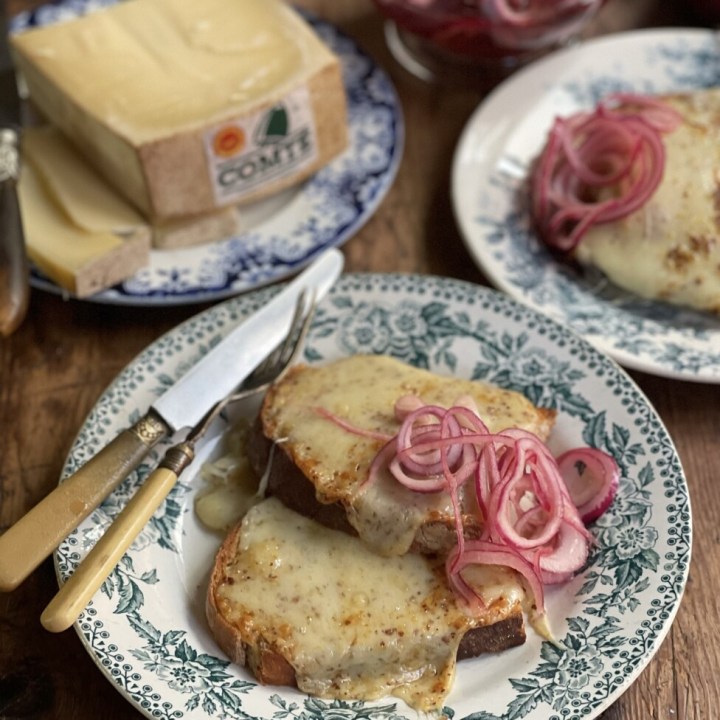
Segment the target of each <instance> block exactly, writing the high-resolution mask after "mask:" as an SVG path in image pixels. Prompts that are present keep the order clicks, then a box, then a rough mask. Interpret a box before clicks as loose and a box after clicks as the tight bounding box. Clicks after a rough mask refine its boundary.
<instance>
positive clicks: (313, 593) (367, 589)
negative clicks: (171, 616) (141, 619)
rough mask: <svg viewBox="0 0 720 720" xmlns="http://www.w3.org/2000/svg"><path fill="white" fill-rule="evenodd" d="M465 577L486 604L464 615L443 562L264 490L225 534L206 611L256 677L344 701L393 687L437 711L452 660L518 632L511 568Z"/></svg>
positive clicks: (510, 641) (516, 586) (517, 595)
mask: <svg viewBox="0 0 720 720" xmlns="http://www.w3.org/2000/svg"><path fill="white" fill-rule="evenodd" d="M465 579H466V580H467V581H468V582H470V583H471V584H472V585H474V586H475V587H476V588H478V590H479V592H480V593H481V596H482V597H483V600H484V605H485V607H484V610H482V611H480V612H474V613H473V614H472V615H471V614H469V613H468V612H467V611H466V610H465V609H464V607H463V606H462V605H461V601H459V600H458V599H457V598H456V597H455V595H454V594H453V592H452V590H451V589H450V587H449V586H448V584H447V580H446V579H445V569H444V564H443V562H442V560H440V559H431V558H429V557H427V556H423V555H419V554H408V555H404V556H402V557H392V558H385V557H381V556H379V555H376V554H374V553H373V552H371V551H370V550H369V549H368V548H367V547H366V546H365V545H364V544H363V543H362V542H360V541H359V540H358V539H357V538H355V537H352V536H350V535H348V534H346V533H342V532H338V531H336V530H332V529H329V528H327V527H325V526H322V525H320V524H318V523H316V522H315V521H313V520H311V519H309V518H306V517H304V516H302V515H300V514H298V513H295V512H294V511H292V510H290V509H288V508H287V507H285V506H284V505H283V504H282V503H281V502H280V501H279V500H277V499H276V498H270V499H267V500H264V501H263V502H261V503H260V504H258V505H256V506H254V507H253V508H252V509H251V510H250V511H249V512H248V513H247V514H246V515H245V517H244V519H243V520H242V522H241V523H240V524H239V525H238V526H237V527H236V528H235V529H234V530H233V531H231V532H230V533H229V534H228V536H227V537H226V539H225V541H224V542H223V544H222V546H221V548H220V550H219V552H218V554H217V558H216V561H215V564H214V567H213V570H212V576H211V580H210V584H209V588H208V593H207V602H206V610H207V618H208V622H209V624H210V627H211V629H212V632H213V634H214V636H215V638H216V639H217V642H218V644H219V645H220V647H221V648H222V649H223V650H224V652H225V653H226V654H227V655H228V656H229V657H230V659H231V660H232V661H233V662H235V663H237V664H239V665H243V666H246V667H247V668H248V669H249V670H250V671H251V672H252V673H253V674H254V676H255V677H256V678H257V679H258V680H259V681H260V682H262V683H265V684H274V685H291V686H297V687H298V688H299V689H300V690H302V691H304V692H307V693H309V694H312V695H316V696H321V697H329V698H337V699H345V700H352V699H358V698H362V699H365V700H372V699H376V698H379V697H383V696H386V695H395V696H397V697H400V698H402V699H404V700H405V701H406V702H407V703H408V704H409V705H410V706H411V707H414V708H416V709H418V710H421V711H431V710H438V709H440V708H442V706H443V701H444V699H445V697H446V695H447V693H448V692H449V690H450V688H451V686H452V682H453V678H454V674H455V667H456V661H457V660H458V659H460V660H461V659H466V658H469V657H475V656H477V655H480V654H482V653H485V652H496V651H500V650H504V649H507V648H509V647H513V646H515V645H519V644H522V643H523V642H524V640H525V630H524V625H523V615H522V600H523V589H522V586H521V584H520V582H519V580H518V578H517V576H516V575H515V574H514V573H513V572H512V571H511V570H508V569H507V568H503V567H498V566H494V567H476V568H472V569H468V574H467V575H466V576H465Z"/></svg>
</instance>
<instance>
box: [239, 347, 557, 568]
mask: <svg viewBox="0 0 720 720" xmlns="http://www.w3.org/2000/svg"><path fill="white" fill-rule="evenodd" d="M405 395H416V396H418V397H419V398H421V400H422V401H423V402H424V403H426V404H434V405H440V406H442V407H451V406H452V405H453V404H455V403H456V401H457V400H458V399H459V398H461V397H462V396H466V395H469V396H471V397H472V398H473V399H474V401H475V403H476V404H477V407H478V409H479V411H480V417H481V418H482V419H483V421H484V422H485V423H486V425H487V426H488V427H489V429H490V431H492V432H498V431H500V430H502V429H505V428H508V427H518V428H523V429H525V430H529V431H531V432H533V433H535V434H536V435H538V436H539V437H540V438H541V439H543V440H544V439H546V438H547V436H548V435H549V433H550V430H551V428H552V426H553V423H554V419H555V412H554V411H553V410H547V409H541V408H537V407H535V406H534V405H533V404H532V403H531V402H530V401H529V400H528V399H527V398H526V397H524V396H523V395H521V394H520V393H517V392H513V391H509V390H503V389H501V388H498V387H495V386H493V385H490V384H487V383H483V382H478V381H469V380H463V379H460V378H455V377H442V376H439V375H436V374H433V373H431V372H429V371H427V370H422V369H418V368H414V367H411V366H409V365H406V364H404V363H402V362H400V361H398V360H396V359H393V358H390V357H386V356H371V355H356V356H352V357H348V358H344V359H342V360H338V361H336V362H333V363H330V364H327V365H324V366H317V367H310V366H306V365H299V366H295V367H293V368H291V369H290V371H289V372H288V373H287V374H286V375H285V377H284V378H283V379H282V380H281V381H280V382H278V383H276V384H275V385H274V386H273V387H271V388H270V390H269V391H268V393H267V395H266V397H265V400H264V402H263V405H262V408H261V410H260V414H259V418H258V422H257V425H256V428H255V432H254V438H253V440H252V441H251V442H250V443H249V446H248V454H249V459H250V462H251V464H252V465H253V467H254V468H255V470H256V472H257V473H258V474H259V475H264V476H265V479H266V483H267V485H266V492H267V494H269V495H272V496H275V497H278V498H279V499H280V500H282V502H283V503H284V504H285V505H287V506H288V507H290V508H292V509H293V510H296V511H297V512H299V513H301V514H303V515H306V516H308V517H311V518H313V519H315V520H317V521H318V522H320V523H322V524H324V525H327V526H329V527H331V528H334V529H339V530H344V531H346V532H349V533H352V534H355V535H358V536H359V537H360V538H361V539H362V540H363V541H364V542H365V543H366V544H367V545H368V546H369V547H370V548H371V549H372V550H373V551H374V552H376V553H379V554H381V555H384V556H394V555H403V554H405V553H406V552H408V551H414V552H421V553H438V552H439V553H445V552H447V551H448V550H449V549H450V548H451V547H452V546H453V545H454V544H455V542H456V530H455V521H454V515H453V509H452V505H451V501H450V498H449V495H448V494H447V493H416V492H412V491H410V490H408V489H407V488H405V487H403V486H401V485H400V484H399V483H398V482H397V481H396V480H395V479H394V478H392V477H391V476H390V474H389V473H388V472H387V471H381V472H380V474H379V476H378V478H377V480H376V481H375V482H373V483H372V484H371V485H370V486H369V487H367V488H365V489H361V486H362V485H363V483H364V482H365V480H366V479H367V476H368V471H369V468H370V465H371V463H372V461H373V459H374V458H375V456H376V455H377V453H378V451H379V450H380V449H381V448H382V446H383V444H384V443H383V441H382V440H379V439H374V438H372V437H366V436H362V435H358V434H355V433H352V432H349V431H348V430H347V429H346V428H343V427H342V426H341V425H340V424H338V423H336V422H333V420H331V419H329V418H328V417H327V416H325V415H323V414H322V413H321V412H319V411H318V410H319V409H322V410H325V411H329V412H330V413H333V414H334V415H335V416H337V417H339V418H342V419H343V420H345V421H348V422H349V423H351V424H352V425H353V426H355V427H358V428H362V429H363V430H370V431H374V432H381V433H385V434H388V435H394V434H395V433H396V432H397V430H398V428H399V427H400V422H399V421H398V420H397V419H396V417H395V413H394V406H395V403H396V401H397V400H398V399H399V398H401V397H402V396H405ZM470 485H471V484H467V485H466V486H465V488H463V490H464V491H466V492H467V494H466V495H465V496H464V497H462V498H461V500H462V503H463V509H464V517H463V522H464V527H465V534H466V536H468V537H473V536H477V535H478V534H479V532H480V530H481V527H480V526H479V522H480V520H479V518H478V514H477V512H474V511H475V509H476V508H475V500H474V497H473V496H472V489H471V488H470ZM468 488H469V489H468Z"/></svg>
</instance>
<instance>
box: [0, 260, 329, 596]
mask: <svg viewBox="0 0 720 720" xmlns="http://www.w3.org/2000/svg"><path fill="white" fill-rule="evenodd" d="M342 267H343V256H342V253H340V251H339V250H336V249H331V250H328V251H326V252H325V253H323V255H321V256H320V257H319V258H318V259H317V260H315V262H313V263H312V264H311V265H310V266H309V267H308V268H307V269H306V270H304V271H303V272H302V273H301V274H300V275H298V276H297V277H296V278H295V279H294V280H292V281H291V282H290V283H289V284H288V285H287V286H286V287H285V288H284V289H283V290H282V291H281V292H279V293H278V294H277V295H275V296H274V297H273V298H272V299H271V300H270V301H269V302H268V303H267V304H266V305H265V306H263V307H262V308H261V309H260V310H258V311H257V312H255V313H253V314H252V315H251V316H250V317H249V318H247V319H246V320H244V321H243V322H242V323H241V324H240V325H238V326H237V327H236V328H234V329H233V330H231V331H230V332H229V333H228V334H227V335H226V336H225V337H224V338H223V340H222V341H221V342H219V343H218V344H217V345H216V346H215V347H214V348H213V349H212V350H211V351H210V352H208V353H207V354H205V355H204V356H203V357H202V358H201V359H199V360H198V362H196V363H195V364H194V365H193V366H192V367H191V368H190V369H189V370H188V371H187V372H186V373H185V374H184V375H183V376H182V377H180V378H179V379H178V380H177V381H176V382H175V383H174V384H173V385H172V386H171V387H170V388H168V389H167V390H166V391H165V392H164V393H163V394H162V395H161V396H160V397H159V398H158V399H157V400H156V401H155V402H154V403H153V404H152V405H151V407H150V408H149V409H148V411H147V412H146V414H145V415H144V416H143V417H142V418H141V419H140V420H138V421H137V422H136V423H135V424H134V425H133V426H132V427H130V428H127V429H126V430H123V431H122V432H121V433H120V434H119V435H117V436H116V437H115V438H114V439H113V440H112V441H111V442H110V443H109V444H108V445H107V446H105V448H103V449H102V450H101V451H100V452H99V453H98V454H97V455H95V456H94V457H93V458H91V459H90V460H88V462H87V463H85V465H83V466H82V467H81V468H80V469H78V471H77V472H75V474H73V475H71V476H70V477H68V478H67V479H66V480H64V481H63V482H61V483H60V484H59V485H58V487H57V488H56V489H55V490H53V491H52V492H51V493H50V494H49V495H47V496H46V497H45V498H44V499H43V500H41V501H40V502H39V503H38V504H37V505H36V506H35V507H34V508H32V509H31V510H30V511H29V512H28V513H27V514H26V515H24V516H23V517H22V518H20V520H18V521H17V522H16V523H15V524H14V525H13V526H12V527H11V528H10V529H9V530H7V531H6V532H5V534H4V535H1V536H0V590H1V591H9V590H12V589H14V588H15V587H17V586H18V585H19V584H20V583H21V582H22V581H23V580H24V579H25V578H26V577H27V576H28V575H29V574H30V573H31V572H32V571H33V570H34V569H35V568H36V567H37V566H38V565H39V564H40V563H41V562H42V561H43V560H44V559H45V558H46V557H47V556H48V555H50V553H51V552H52V551H53V550H54V549H55V548H56V547H57V546H58V545H59V544H60V542H61V541H62V540H63V538H65V537H66V536H67V535H68V534H69V533H70V532H71V531H72V530H74V529H75V528H76V527H77V526H78V525H79V524H80V523H81V522H82V521H83V520H84V519H85V518H86V517H87V516H88V515H89V514H90V513H91V512H92V511H93V510H94V509H95V508H96V507H97V506H98V505H99V504H100V503H101V502H102V500H103V499H104V498H105V497H107V495H109V494H110V493H111V492H112V490H114V489H115V487H117V485H119V483H120V482H121V481H122V480H123V479H124V478H125V477H127V476H128V475H129V474H130V473H131V472H132V471H133V470H134V469H135V468H137V467H138V465H139V464H140V462H141V461H142V459H143V458H144V457H145V456H146V455H147V454H148V453H149V451H150V450H151V449H152V448H153V447H154V446H155V445H156V444H157V443H159V442H160V441H161V440H163V439H166V438H169V437H171V436H172V435H173V434H174V433H176V432H178V431H180V430H182V429H183V428H188V427H192V426H193V425H195V424H196V423H197V422H198V420H200V418H202V417H203V415H204V414H205V413H206V412H207V410H208V409H209V408H210V407H211V406H212V405H214V404H215V403H216V402H217V401H218V400H220V399H221V398H223V397H225V396H226V395H228V394H229V393H230V392H231V391H232V390H233V389H234V388H236V387H237V386H238V385H239V384H240V383H241V382H242V381H243V380H244V379H245V378H246V377H247V376H248V375H249V374H250V373H251V372H252V370H253V369H254V368H255V367H256V366H257V365H258V364H259V363H260V362H261V361H262V360H264V359H265V357H266V356H267V355H268V354H269V352H270V351H271V350H272V349H273V348H275V346H277V345H278V343H279V342H280V341H281V340H282V339H283V338H284V337H285V334H286V333H287V331H288V329H289V327H290V322H291V320H292V316H293V311H294V309H295V305H296V301H297V299H298V297H299V295H300V293H302V292H303V291H314V294H315V298H316V299H317V300H318V301H319V300H320V299H321V298H322V297H324V295H325V294H326V293H327V292H328V290H329V289H330V288H331V287H332V285H333V284H334V283H335V281H336V280H337V278H338V277H339V275H340V273H341V272H342Z"/></svg>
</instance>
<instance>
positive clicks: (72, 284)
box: [18, 153, 150, 298]
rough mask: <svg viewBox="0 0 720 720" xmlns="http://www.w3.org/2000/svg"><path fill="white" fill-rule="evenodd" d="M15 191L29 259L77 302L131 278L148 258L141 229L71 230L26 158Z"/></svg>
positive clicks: (73, 225)
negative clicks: (78, 299) (119, 230)
mask: <svg viewBox="0 0 720 720" xmlns="http://www.w3.org/2000/svg"><path fill="white" fill-rule="evenodd" d="M26 157H28V160H27V161H26V162H25V164H24V167H23V170H22V173H21V176H20V183H19V186H18V194H19V200H20V208H21V212H22V217H23V229H24V231H25V241H26V244H27V251H28V256H29V258H30V260H31V261H32V262H33V263H35V265H36V266H37V267H38V268H39V269H40V270H41V271H42V272H43V273H44V274H45V275H47V276H48V277H49V278H50V279H51V280H53V281H54V282H56V283H57V284H58V285H59V286H60V287H61V288H64V289H65V290H67V291H69V292H70V293H72V294H73V295H75V296H76V297H79V298H84V297H88V296H89V295H94V294H95V293H97V292H100V291H101V290H105V289H106V288H108V287H111V286H112V285H115V284H117V283H119V282H121V281H122V280H125V279H127V278H128V277H130V276H132V275H134V274H135V273H136V272H137V271H138V270H139V269H140V268H142V267H144V266H145V265H147V263H148V261H149V259H150V231H149V229H148V227H147V226H145V225H138V226H137V227H134V228H127V229H126V232H125V233H124V234H123V235H122V236H121V235H120V234H118V233H115V232H113V231H112V230H109V229H106V230H100V229H94V230H93V229H87V228H84V227H81V226H80V225H77V224H76V223H75V222H74V221H73V220H72V218H71V217H70V216H69V215H67V214H66V213H65V211H64V210H63V209H62V207H61V205H60V204H59V203H58V202H57V200H56V196H55V195H54V193H53V190H52V188H51V186H50V185H49V184H47V183H46V182H45V178H44V177H43V174H42V171H41V170H38V169H37V168H36V167H35V165H34V163H33V162H32V157H31V155H29V154H28V153H26Z"/></svg>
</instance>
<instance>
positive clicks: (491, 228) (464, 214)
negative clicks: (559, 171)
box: [452, 30, 720, 383]
mask: <svg viewBox="0 0 720 720" xmlns="http://www.w3.org/2000/svg"><path fill="white" fill-rule="evenodd" d="M718 47H719V46H718V39H717V35H716V34H714V33H712V32H709V31H707V30H646V31H638V32H632V33H623V34H618V35H611V36H607V37H601V38H598V39H596V40H593V41H591V42H588V43H585V44H582V45H579V46H577V47H575V48H571V49H569V50H565V51H562V52H559V53H556V54H554V55H551V56H549V57H548V58H546V59H544V60H542V61H540V62H538V63H536V64H534V65H531V66H529V67H528V68H526V69H525V70H524V71H522V72H519V73H517V74H516V75H513V76H512V77H510V78H509V79H508V80H506V81H505V83H503V85H501V86H500V87H498V88H497V89H496V90H495V91H494V92H493V93H492V94H491V95H489V96H488V98H487V99H486V100H485V101H484V102H483V103H482V104H481V105H480V107H479V108H478V109H477V110H476V112H475V113H474V114H473V116H472V117H471V118H470V120H469V122H468V123H467V126H466V128H465V130H464V133H463V135H462V138H461V140H460V143H459V145H458V148H457V151H456V154H455V160H454V167H453V181H452V193H453V201H454V205H455V211H456V216H457V218H458V222H459V224H460V227H461V231H462V233H463V236H464V239H465V242H466V246H467V248H468V250H469V252H470V253H471V255H472V256H473V258H474V259H475V260H476V262H477V263H478V265H479V267H480V268H481V269H482V270H483V271H484V272H485V274H486V275H487V277H488V279H489V280H490V281H491V282H492V283H493V284H494V285H495V286H496V287H498V288H500V289H502V290H504V291H505V292H507V293H509V294H510V295H512V296H513V297H515V298H516V299H518V300H521V301H522V302H524V303H527V304H528V305H530V306H531V307H534V308H536V309H538V310H541V311H543V312H545V313H547V314H548V315H550V316H551V317H553V318H555V319H556V320H560V321H562V322H565V323H567V324H568V325H570V326H571V327H572V328H573V329H574V330H576V331H577V332H579V333H580V334H582V335H583V336H585V337H586V338H587V339H588V340H590V341H591V342H592V343H594V344H595V345H596V346H597V347H599V348H600V349H602V350H604V351H605V352H607V353H609V354H610V355H612V356H613V357H614V358H615V359H616V360H618V362H620V363H622V364H623V365H626V366H627V367H630V368H635V369H638V370H643V371H645V372H648V373H652V374H655V375H662V376H666V377H673V378H678V379H682V380H696V381H701V382H713V383H716V382H720V318H719V317H717V316H711V315H709V314H706V313H702V312H694V311H692V310H685V309H682V308H678V307H673V306H670V305H668V304H665V303H661V302H653V301H647V300H642V299H640V298H638V297H636V296H633V295H631V294H629V293H627V292H624V291H622V290H620V289H618V288H617V287H615V286H613V285H611V284H610V283H608V282H607V281H606V280H605V279H604V278H601V277H598V276H597V275H592V274H587V275H583V274H581V273H579V272H578V271H576V270H574V269H572V268H570V267H567V266H565V265H563V264H562V263H558V262H557V261H556V260H555V259H553V257H552V256H551V255H550V253H549V252H548V251H547V250H546V248H545V247H544V246H543V245H542V243H540V242H539V241H538V239H537V237H536V236H535V234H534V233H533V232H532V230H531V229H530V224H529V218H528V215H527V213H526V212H525V211H524V210H523V202H522V195H523V187H524V183H525V179H526V176H527V170H528V167H529V165H530V163H531V161H532V159H533V158H534V157H535V156H536V155H537V154H538V152H539V151H540V150H541V148H542V146H543V145H544V142H545V137H546V134H547V131H548V130H549V128H550V126H551V124H552V121H553V119H554V117H555V116H556V115H567V114H570V113H572V112H575V111H577V110H579V109H581V108H589V107H593V106H594V105H595V104H596V102H597V101H598V100H599V99H600V98H601V97H602V96H603V95H605V94H607V93H609V92H612V91H617V90H622V91H635V92H665V91H670V90H678V89H685V90H687V89H692V88H701V87H708V86H713V85H718V84H720V52H719V51H718Z"/></svg>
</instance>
